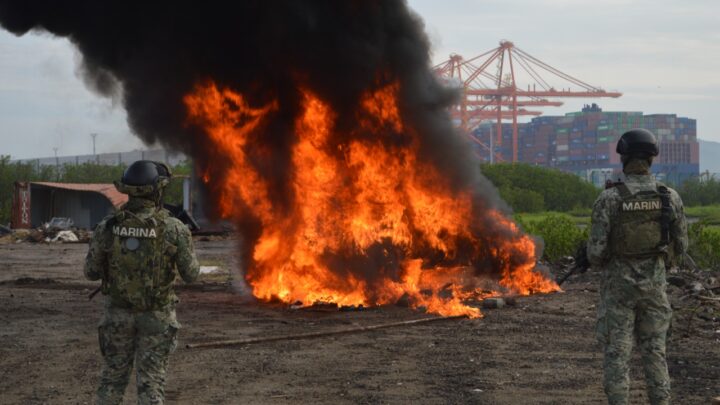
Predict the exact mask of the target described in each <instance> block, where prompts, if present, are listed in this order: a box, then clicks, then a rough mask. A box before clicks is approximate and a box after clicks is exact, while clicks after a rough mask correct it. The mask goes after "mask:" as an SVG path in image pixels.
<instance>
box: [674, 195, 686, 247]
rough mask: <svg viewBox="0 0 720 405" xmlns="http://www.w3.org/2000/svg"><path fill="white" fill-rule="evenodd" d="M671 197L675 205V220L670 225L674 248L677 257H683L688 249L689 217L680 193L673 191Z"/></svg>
mask: <svg viewBox="0 0 720 405" xmlns="http://www.w3.org/2000/svg"><path fill="white" fill-rule="evenodd" d="M671 199H672V205H673V214H674V218H673V222H672V225H671V227H670V233H671V234H672V236H673V250H674V252H673V253H675V256H676V257H683V255H684V254H685V253H686V252H687V249H688V233H687V228H688V225H687V218H686V217H685V208H684V207H683V202H682V199H681V198H680V195H679V194H678V193H677V192H675V190H672V191H671Z"/></svg>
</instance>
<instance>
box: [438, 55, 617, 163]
mask: <svg viewBox="0 0 720 405" xmlns="http://www.w3.org/2000/svg"><path fill="white" fill-rule="evenodd" d="M493 62H495V73H492V72H491V70H492V66H491V65H492V64H493ZM516 65H517V67H519V68H520V69H522V71H523V72H524V73H525V74H527V75H528V76H529V78H530V84H528V86H527V90H525V89H520V88H518V86H517V82H516V74H517V73H519V71H518V70H517V69H516ZM433 70H434V71H435V73H436V74H437V75H439V76H440V77H441V78H442V79H443V80H444V81H445V82H446V84H447V85H449V86H456V87H459V88H460V90H461V91H462V93H463V96H462V98H461V101H460V103H459V104H458V105H456V106H453V107H452V109H451V114H452V116H453V118H454V119H456V120H458V121H459V122H460V129H461V130H462V131H463V132H465V133H466V134H468V135H469V136H470V137H471V138H472V140H473V141H475V142H477V143H478V144H480V145H481V146H483V147H484V148H486V149H488V150H489V151H490V154H491V155H495V159H497V160H505V159H503V157H502V156H499V155H498V154H496V151H495V150H493V149H494V148H493V147H491V146H488V145H485V144H484V143H483V142H481V141H480V140H479V139H477V138H476V137H475V136H474V135H473V133H472V131H473V130H474V129H475V128H477V126H478V125H479V124H480V122H482V121H487V120H495V121H496V123H497V126H496V128H497V129H496V134H495V135H496V137H497V145H501V144H502V120H504V119H510V120H512V161H513V162H517V160H518V126H517V121H518V116H521V115H523V116H538V115H541V114H542V112H540V111H533V110H526V109H525V108H524V107H553V106H554V107H558V106H561V105H562V104H563V103H562V102H561V101H550V100H548V99H546V98H545V97H585V98H591V97H620V96H621V95H622V93H617V92H607V91H605V90H602V89H601V88H599V87H595V86H591V85H589V84H587V83H585V82H583V81H582V80H578V79H576V78H574V77H572V76H570V75H568V74H566V73H563V72H561V71H559V70H558V69H555V68H554V67H552V66H550V65H548V64H546V63H544V62H542V61H541V60H539V59H537V58H535V57H533V56H532V55H530V54H528V53H527V52H525V51H523V50H522V49H520V48H517V47H515V45H514V44H513V43H512V42H510V41H500V46H499V47H497V48H495V49H492V50H490V51H488V52H485V53H483V54H480V55H478V56H475V57H473V58H470V59H467V60H464V59H463V58H462V56H460V55H457V54H452V55H450V58H449V59H448V60H446V61H444V62H442V63H439V64H437V65H435V66H434V67H433ZM539 72H543V73H550V74H551V75H552V76H553V77H555V79H556V80H557V79H558V78H559V79H561V80H562V81H563V82H564V83H565V84H566V85H568V83H569V87H567V88H560V89H559V90H558V89H557V88H556V87H554V86H552V85H551V84H550V83H549V82H548V81H547V80H545V79H544V78H543V77H542V76H541V75H540V74H539ZM491 139H492V136H491Z"/></svg>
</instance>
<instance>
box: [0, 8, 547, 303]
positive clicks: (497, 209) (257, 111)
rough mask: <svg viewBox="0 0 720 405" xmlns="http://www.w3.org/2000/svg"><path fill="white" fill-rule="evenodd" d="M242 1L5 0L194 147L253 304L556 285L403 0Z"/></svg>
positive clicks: (7, 21) (11, 25) (417, 297)
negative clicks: (452, 110)
mask: <svg viewBox="0 0 720 405" xmlns="http://www.w3.org/2000/svg"><path fill="white" fill-rule="evenodd" d="M237 3H238V4H226V3H218V4H217V5H215V6H211V5H204V6H198V5H196V4H184V3H179V4H175V3H173V4H172V5H171V6H167V5H163V4H157V5H155V3H153V4H154V5H153V6H148V5H147V4H144V3H143V4H140V3H138V4H135V3H132V2H130V3H126V2H104V3H103V5H96V4H95V3H92V2H78V3H77V4H75V5H74V6H72V5H71V6H68V5H67V4H66V3H63V4H58V3H55V2H43V1H40V0H36V1H25V2H10V1H4V0H0V23H2V24H3V26H5V27H6V28H7V29H9V30H11V31H12V32H15V33H16V34H19V35H21V34H24V33H25V32H27V31H28V30H30V29H33V28H42V29H46V30H48V31H50V32H53V33H56V34H58V35H63V36H67V37H69V38H70V39H71V41H73V43H75V44H76V45H77V46H78V48H79V49H80V51H81V52H82V54H83V69H82V70H83V72H84V73H85V76H84V78H85V79H86V82H88V84H89V85H90V86H91V87H92V88H94V89H95V90H97V91H99V92H100V93H101V94H104V95H106V96H110V97H121V98H122V101H123V104H124V106H125V108H126V110H127V111H128V121H129V123H130V125H131V126H132V128H133V130H134V131H135V132H136V133H137V134H138V135H139V136H140V137H141V138H143V139H144V140H145V141H147V142H156V141H160V142H162V143H163V144H165V145H166V146H167V147H170V148H175V149H180V150H183V151H184V152H185V153H188V154H189V155H191V156H193V158H194V159H195V162H196V164H197V166H198V169H199V170H200V172H201V173H202V176H203V180H204V181H205V183H206V185H207V189H208V190H209V193H208V197H209V198H210V200H211V202H212V203H213V206H214V207H215V214H216V215H217V216H218V217H222V218H230V219H232V220H234V221H235V222H236V223H237V224H238V227H239V229H240V230H241V232H242V235H243V242H242V246H241V247H240V249H241V252H242V256H243V263H244V265H245V269H244V271H245V275H246V279H247V281H248V283H249V284H250V286H251V287H252V290H253V292H254V294H255V295H256V296H257V297H258V298H260V299H264V300H272V299H277V300H281V301H285V302H295V301H301V302H303V303H305V304H311V303H314V302H318V301H319V302H334V303H338V304H340V305H358V304H363V305H378V304H384V303H392V302H395V301H397V300H398V299H399V298H401V297H405V298H406V299H407V300H408V302H410V304H411V305H413V306H416V307H419V306H423V307H426V308H427V309H428V310H429V311H431V312H435V313H439V314H443V315H451V314H466V315H469V316H479V311H478V310H477V309H475V308H471V307H468V306H466V305H464V304H463V302H464V301H465V300H467V299H470V298H480V297H482V296H483V295H487V294H495V293H497V291H492V290H500V289H502V290H505V292H509V293H512V294H521V295H523V294H530V293H533V292H549V291H555V290H557V289H558V287H557V286H556V285H555V284H554V283H553V282H552V281H550V280H548V279H546V278H545V277H544V276H543V275H541V274H539V273H535V272H534V271H533V269H534V267H535V259H536V257H535V255H536V252H535V244H534V243H533V241H532V240H531V239H530V238H529V237H528V236H527V235H525V234H523V233H522V232H521V231H520V230H519V229H518V228H517V227H516V225H515V224H514V223H513V222H512V221H510V220H509V219H508V218H507V217H506V216H505V215H504V214H503V213H502V207H503V206H504V204H503V203H502V202H501V201H500V200H499V198H498V197H497V193H496V191H495V190H494V188H493V187H492V186H491V185H490V184H489V182H488V181H487V180H486V179H485V178H484V177H482V176H481V175H480V173H479V170H478V165H477V164H478V162H477V161H476V160H475V158H474V156H473V154H472V153H471V149H470V146H469V144H468V143H467V142H466V141H465V140H464V138H463V137H461V136H460V135H458V134H457V133H456V132H455V131H454V129H453V128H452V123H451V121H450V119H449V116H448V113H447V107H448V105H449V104H450V103H451V102H452V100H453V97H454V94H453V93H452V92H450V90H447V89H444V88H442V87H441V86H440V84H439V83H438V82H437V80H436V79H435V78H434V77H433V75H432V74H431V72H430V71H429V68H428V66H429V46H428V44H427V39H426V37H425V35H424V33H423V30H422V23H421V22H420V21H419V19H418V18H417V17H416V16H415V15H414V14H413V13H412V12H410V11H409V10H408V9H407V6H406V4H405V3H404V2H403V1H400V0H397V1H394V0H381V1H370V0H362V1H344V2H318V1H299V0H298V1H288V2H278V3H276V2H272V1H263V2H254V1H249V2H237Z"/></svg>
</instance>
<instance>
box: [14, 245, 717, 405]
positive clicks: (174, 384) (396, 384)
mask: <svg viewBox="0 0 720 405" xmlns="http://www.w3.org/2000/svg"><path fill="white" fill-rule="evenodd" d="M196 246H197V249H198V256H199V258H200V260H201V262H203V263H204V264H208V265H220V266H222V267H224V268H226V269H227V268H229V267H231V266H232V263H231V262H232V260H230V259H229V258H232V257H233V252H234V241H232V240H198V241H197V243H196ZM86 251H87V245H85V244H31V243H9V244H3V245H0V364H1V365H2V367H0V403H2V404H36V403H37V404H41V403H43V404H44V403H47V404H65V403H68V404H75V403H92V402H93V393H94V390H95V388H96V385H97V382H98V373H99V370H100V362H101V357H100V353H99V349H98V344H97V328H96V326H97V323H98V320H99V317H100V314H101V312H102V301H103V297H101V296H98V297H96V298H95V299H94V300H93V301H88V298H87V296H88V294H89V293H90V291H92V290H93V289H94V288H95V287H96V286H97V284H96V283H92V282H89V281H86V280H84V278H83V276H82V263H83V259H84V255H85V252H86ZM228 278H230V276H229V275H227V274H226V275H224V276H217V275H215V276H212V277H206V278H205V279H204V281H201V282H199V283H196V284H194V285H191V286H186V287H181V288H179V296H180V299H181V300H182V302H181V304H180V305H179V307H178V317H179V319H180V321H181V322H182V324H183V328H182V329H181V331H180V339H181V344H180V346H179V347H178V350H177V351H176V352H175V353H174V354H173V356H172V358H171V365H170V375H169V381H168V385H167V399H168V403H180V404H240V403H242V404H299V403H312V404H346V403H347V404H385V403H388V404H411V403H412V404H418V403H423V404H460V403H473V404H599V403H603V402H604V401H605V397H604V394H603V391H602V385H601V384H602V383H601V381H602V354H601V352H600V349H599V346H598V345H597V343H596V341H595V337H594V332H593V330H594V324H595V304H596V301H597V298H598V297H597V296H598V293H597V276H596V275H594V274H592V273H588V274H585V275H580V276H577V277H573V278H571V279H570V280H569V281H568V282H567V283H566V285H565V286H564V287H565V292H563V293H557V294H551V295H538V296H532V297H526V298H521V299H518V301H517V305H516V306H513V307H505V308H502V309H496V310H485V315H486V316H485V317H484V318H483V319H478V320H444V321H439V322H434V323H429V324H423V325H416V326H409V327H401V328H392V329H383V330H378V331H371V332H364V333H359V334H352V335H342V336H336V337H324V338H316V339H309V340H298V341H278V342H269V343H260V344H254V345H246V346H238V347H226V348H219V349H186V348H185V347H184V345H185V344H187V343H190V342H203V341H210V340H215V339H240V338H248V337H262V336H268V337H269V336H276V335H285V334H292V333H308V332H320V331H326V330H334V329H341V328H347V327H352V326H356V325H374V324H379V323H385V322H397V321H402V320H410V319H417V318H421V317H426V316H428V315H425V314H421V313H418V312H415V311H413V310H411V309H407V308H399V307H383V308H377V309H369V310H365V311H358V312H338V311H320V310H318V311H313V310H292V309H290V308H288V307H287V306H284V305H271V304H260V303H256V302H253V300H251V299H248V297H247V295H244V294H243V293H242V292H239V291H238V290H236V289H234V288H233V287H232V286H231V285H230V283H229V282H228V281H227V280H228ZM680 312H681V311H680ZM678 319H679V321H677V322H675V330H674V332H673V336H672V338H671V341H670V343H669V347H670V349H669V366H670V374H671V376H672V384H673V395H674V403H677V404H706V403H709V402H710V401H711V398H713V397H714V396H717V395H720V361H719V356H720V330H716V329H720V327H718V324H717V323H716V322H713V321H711V320H702V319H694V320H693V323H692V324H691V325H690V326H689V328H688V325H687V320H683V318H682V316H679V317H678ZM632 379H633V385H632V392H631V395H632V401H631V402H632V403H647V396H646V395H645V392H644V383H643V382H642V370H641V366H640V363H639V358H638V356H637V354H636V355H635V357H634V359H633V364H632ZM134 395H135V387H134V383H131V386H130V387H129V389H128V392H127V393H126V400H125V402H126V403H134V402H135V401H134Z"/></svg>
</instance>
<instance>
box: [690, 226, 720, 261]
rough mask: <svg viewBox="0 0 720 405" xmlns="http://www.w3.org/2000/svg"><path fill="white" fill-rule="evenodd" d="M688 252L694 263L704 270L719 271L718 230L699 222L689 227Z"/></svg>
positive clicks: (719, 232) (719, 239) (719, 241)
mask: <svg viewBox="0 0 720 405" xmlns="http://www.w3.org/2000/svg"><path fill="white" fill-rule="evenodd" d="M688 237H689V238H690V246H689V249H688V252H689V253H690V256H692V258H693V259H695V263H696V264H697V265H698V266H699V267H701V268H704V269H713V270H715V269H720V228H718V227H712V226H708V225H707V223H706V222H704V221H701V222H697V223H694V224H692V225H690V229H689V230H688Z"/></svg>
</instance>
